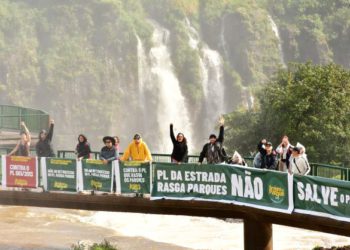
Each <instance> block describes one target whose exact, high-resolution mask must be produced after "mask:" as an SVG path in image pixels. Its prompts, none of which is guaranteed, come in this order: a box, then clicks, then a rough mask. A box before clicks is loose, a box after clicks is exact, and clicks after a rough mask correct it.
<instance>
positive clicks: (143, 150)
mask: <svg viewBox="0 0 350 250" xmlns="http://www.w3.org/2000/svg"><path fill="white" fill-rule="evenodd" d="M120 160H122V161H128V160H131V161H152V155H151V152H150V151H149V149H148V147H147V145H146V143H144V142H143V141H142V139H141V140H140V143H139V144H136V143H135V141H132V142H131V143H130V144H129V146H128V147H127V149H125V151H124V154H123V156H122V157H121V158H120Z"/></svg>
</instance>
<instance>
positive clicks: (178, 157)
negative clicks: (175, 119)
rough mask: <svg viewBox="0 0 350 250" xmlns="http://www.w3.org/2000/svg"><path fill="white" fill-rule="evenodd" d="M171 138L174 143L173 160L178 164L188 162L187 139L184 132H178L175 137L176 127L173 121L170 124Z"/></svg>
mask: <svg viewBox="0 0 350 250" xmlns="http://www.w3.org/2000/svg"><path fill="white" fill-rule="evenodd" d="M170 138H171V141H172V143H173V152H172V153H171V162H173V163H178V164H180V163H184V162H188V148H187V139H186V137H185V136H184V134H183V133H178V134H177V135H176V138H175V135H174V127H173V124H172V123H171V124H170Z"/></svg>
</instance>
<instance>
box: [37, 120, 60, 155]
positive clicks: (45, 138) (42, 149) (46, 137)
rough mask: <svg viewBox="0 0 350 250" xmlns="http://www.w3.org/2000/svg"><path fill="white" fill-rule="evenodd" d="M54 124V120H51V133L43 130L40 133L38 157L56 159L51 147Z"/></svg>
mask: <svg viewBox="0 0 350 250" xmlns="http://www.w3.org/2000/svg"><path fill="white" fill-rule="evenodd" d="M54 124H55V123H54V120H50V127H49V132H47V131H46V130H45V129H43V130H41V131H40V133H39V141H38V142H37V143H36V146H35V149H36V155H37V156H38V157H55V153H54V152H53V149H52V146H51V141H52V137H53V128H54Z"/></svg>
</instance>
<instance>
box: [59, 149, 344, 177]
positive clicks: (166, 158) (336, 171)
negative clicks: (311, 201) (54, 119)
mask: <svg viewBox="0 0 350 250" xmlns="http://www.w3.org/2000/svg"><path fill="white" fill-rule="evenodd" d="M122 154H123V153H120V155H122ZM99 155H100V152H92V155H91V157H92V158H94V159H98V158H99ZM57 157H59V158H75V157H76V155H75V153H74V151H69V150H59V151H57ZM152 158H153V161H155V162H171V157H170V155H169V154H152ZM198 159H199V156H198V155H189V156H188V162H189V163H196V162H198ZM244 160H245V161H246V163H247V164H248V166H253V157H244ZM310 167H311V171H310V175H313V176H319V177H325V178H331V179H338V180H344V181H350V168H346V167H341V166H333V165H328V164H320V163H310Z"/></svg>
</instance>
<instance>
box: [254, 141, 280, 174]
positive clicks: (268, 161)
mask: <svg viewBox="0 0 350 250" xmlns="http://www.w3.org/2000/svg"><path fill="white" fill-rule="evenodd" d="M258 150H259V152H260V155H261V167H260V168H266V169H272V170H276V164H277V162H276V152H274V151H273V146H272V143H271V142H267V141H266V139H263V140H261V142H259V144H258Z"/></svg>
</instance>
